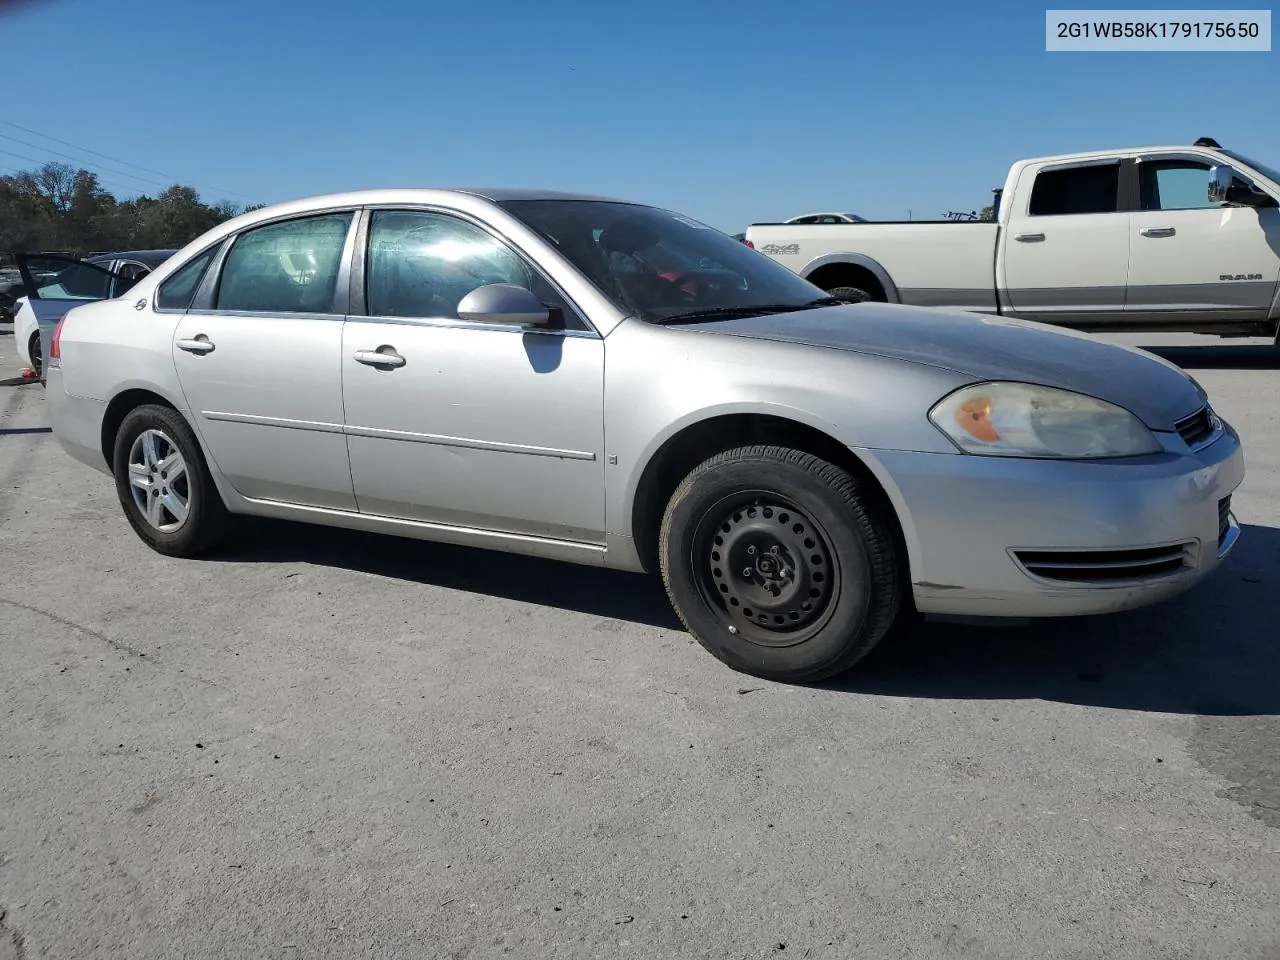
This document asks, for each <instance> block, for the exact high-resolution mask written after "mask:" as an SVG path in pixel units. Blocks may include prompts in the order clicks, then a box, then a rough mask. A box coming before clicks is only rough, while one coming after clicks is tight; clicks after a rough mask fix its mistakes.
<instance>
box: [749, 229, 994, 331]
mask: <svg viewBox="0 0 1280 960" xmlns="http://www.w3.org/2000/svg"><path fill="white" fill-rule="evenodd" d="M784 226H785V237H781V238H780V239H779V240H771V239H768V238H769V237H771V236H773V230H772V228H774V227H784ZM778 232H779V233H780V234H781V233H783V231H778ZM999 236H1000V228H999V226H998V225H997V224H995V223H986V222H973V221H963V220H960V221H954V220H942V221H937V222H924V223H922V222H919V221H905V220H904V221H900V222H875V223H854V224H826V223H814V224H804V225H802V226H787V225H784V224H752V226H751V229H750V230H748V232H747V239H748V240H749V241H751V242H752V244H753V245H754V246H755V248H756V249H757V250H759V251H760V252H761V253H764V254H767V255H768V256H770V257H772V258H773V259H775V260H777V261H778V262H779V263H781V264H783V265H784V266H787V267H789V268H790V269H791V270H793V271H795V272H796V273H799V274H801V275H802V276H805V277H808V278H809V279H810V280H812V281H813V282H814V283H816V284H817V285H818V286H820V287H822V288H823V289H824V290H834V289H836V288H838V287H842V286H852V287H856V288H860V289H864V290H866V292H867V293H870V294H872V295H873V296H872V299H876V300H887V301H889V302H897V303H911V304H919V305H921V306H930V307H958V308H960V309H964V310H978V311H986V312H991V313H996V312H998V310H999V303H998V299H997V297H996V285H995V264H996V252H997V248H996V242H997V240H998V239H999ZM783 239H785V241H786V242H781V240H783ZM815 250H826V251H827V252H826V253H823V254H819V255H818V256H816V257H815V256H813V255H812V254H813V252H814V251H815ZM861 250H866V251H872V250H874V256H872V255H871V254H870V253H860V252H858V251H861ZM942 251H945V254H943V255H939V254H940V253H941V252H942ZM850 266H857V267H861V268H862V269H861V270H853V271H851V270H849V269H848V267H850ZM868 274H870V275H871V276H870V277H869V276H868ZM872 277H873V278H874V279H875V280H876V282H875V283H870V284H869V283H868V280H869V279H871V278H872ZM868 287H869V289H868Z"/></svg>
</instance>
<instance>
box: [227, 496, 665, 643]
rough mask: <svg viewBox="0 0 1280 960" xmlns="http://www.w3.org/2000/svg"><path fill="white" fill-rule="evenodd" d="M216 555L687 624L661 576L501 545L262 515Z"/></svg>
mask: <svg viewBox="0 0 1280 960" xmlns="http://www.w3.org/2000/svg"><path fill="white" fill-rule="evenodd" d="M210 559H215V560H240V561H251V562H255V563H261V562H270V563H294V562H301V563H315V564H321V565H323V566H329V567H343V568H345V569H348V570H358V571H361V572H363V573H373V574H377V575H379V576H384V577H395V578H396V579H398V580H408V581H412V582H416V583H426V584H431V585H433V586H437V587H447V588H449V589H451V590H466V591H468V592H470V593H477V594H484V595H487V596H495V597H506V598H507V599H510V600H520V601H523V602H526V603H538V604H542V605H543V606H548V607H557V608H559V609H564V610H576V611H578V612H580V613H590V614H594V615H596V616H600V617H610V618H613V619H616V620H630V621H632V622H635V623H644V624H648V625H649V626H653V627H660V628H662V629H664V630H683V629H684V628H683V626H682V625H681V623H680V621H679V619H678V618H677V617H676V615H675V612H674V611H673V610H672V609H671V605H670V603H668V602H667V595H666V592H665V590H664V589H663V587H662V583H661V581H660V580H658V579H657V578H656V577H646V576H641V575H638V574H628V573H619V572H617V571H613V570H604V569H601V568H599V567H588V566H579V565H577V564H570V563H559V562H556V561H553V560H541V559H538V558H536V557H521V556H516V555H514V554H507V553H499V552H497V551H490V550H480V549H476V548H471V547H455V546H451V545H448V544H440V543H431V542H429V541H422V540H410V539H407V538H404V537H393V536H386V535H380V534H374V533H363V532H360V531H354V530H342V529H337V528H326V527H320V526H312V525H309V524H300V523H289V522H287V521H279V520H262V519H255V520H253V521H252V522H251V523H246V524H245V530H244V532H243V533H242V534H241V535H240V536H238V537H236V538H235V541H234V542H233V543H230V544H228V545H227V546H226V547H225V548H223V549H221V550H218V551H217V552H216V553H214V554H211V555H210Z"/></svg>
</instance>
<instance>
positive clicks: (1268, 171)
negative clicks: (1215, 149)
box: [1222, 150, 1280, 184]
mask: <svg viewBox="0 0 1280 960" xmlns="http://www.w3.org/2000/svg"><path fill="white" fill-rule="evenodd" d="M1222 152H1223V153H1225V154H1226V155H1227V156H1228V157H1230V158H1231V159H1232V160H1237V161H1239V162H1240V163H1243V164H1244V165H1245V166H1246V167H1253V169H1255V170H1257V171H1258V172H1259V173H1260V174H1262V175H1263V176H1264V177H1266V178H1267V179H1268V180H1270V181H1272V182H1273V183H1277V184H1280V170H1276V169H1275V168H1274V167H1268V166H1267V165H1266V164H1265V163H1259V162H1258V161H1257V160H1250V159H1249V158H1248V157H1246V156H1243V155H1242V154H1239V153H1236V152H1235V151H1234V150H1223V151H1222Z"/></svg>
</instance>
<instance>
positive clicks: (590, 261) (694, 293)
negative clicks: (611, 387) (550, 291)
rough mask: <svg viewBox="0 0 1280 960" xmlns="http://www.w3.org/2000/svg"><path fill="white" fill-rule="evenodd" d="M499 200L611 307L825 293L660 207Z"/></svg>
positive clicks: (695, 306)
mask: <svg viewBox="0 0 1280 960" xmlns="http://www.w3.org/2000/svg"><path fill="white" fill-rule="evenodd" d="M501 206H502V207H503V208H504V209H506V210H507V211H509V212H510V213H511V214H513V215H514V216H516V217H519V218H520V219H521V220H522V221H524V222H525V223H526V224H528V225H529V226H530V227H531V228H532V229H534V230H536V231H537V232H538V233H539V234H540V235H541V236H543V237H544V238H545V239H546V240H548V241H549V242H551V243H552V244H554V245H555V246H556V247H557V248H558V249H559V250H560V252H561V253H563V254H564V256H565V257H566V258H568V260H569V261H570V262H571V263H572V264H573V265H574V266H575V267H577V268H578V269H579V270H581V271H582V272H583V273H584V274H586V276H587V277H588V278H589V279H590V280H591V281H592V282H593V283H594V284H595V285H596V286H597V287H598V288H599V289H600V290H601V292H603V293H604V294H605V296H607V297H609V298H610V299H611V300H613V302H614V303H616V304H617V305H618V306H619V308H621V309H623V310H626V311H627V312H628V313H632V314H635V315H636V316H638V317H640V318H641V319H642V320H646V321H648V322H650V323H658V322H661V321H663V320H666V319H667V318H669V317H675V316H678V315H679V316H683V315H685V314H690V315H694V314H704V313H706V312H707V311H727V310H733V309H736V308H744V309H746V308H750V307H754V306H768V307H771V308H773V309H778V308H780V307H788V306H794V307H796V308H800V307H803V306H805V305H806V304H809V303H812V302H813V301H814V300H815V299H816V298H821V297H823V296H825V294H824V291H822V290H820V289H819V288H817V287H815V286H814V285H813V284H811V283H809V281H807V280H803V279H801V278H800V277H799V276H797V275H796V274H794V273H792V272H791V271H790V270H788V269H787V268H786V267H784V266H782V265H781V264H778V263H775V262H774V261H772V260H770V259H769V258H768V257H766V256H765V255H764V254H761V253H757V252H756V251H754V250H752V249H751V248H750V247H747V246H744V245H743V244H742V243H739V242H738V241H737V240H735V239H733V238H732V237H729V236H726V235H725V234H723V233H721V232H720V231H719V230H714V229H712V228H711V227H708V226H706V225H705V224H701V223H698V222H697V221H695V220H690V219H689V218H688V217H683V216H680V215H679V214H675V213H672V212H670V211H668V210H660V209H658V208H656V207H646V206H642V205H639V204H632V203H619V202H616V201H607V200H509V201H505V202H503V203H502V204H501Z"/></svg>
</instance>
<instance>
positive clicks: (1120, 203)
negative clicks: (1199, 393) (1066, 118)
mask: <svg viewBox="0 0 1280 960" xmlns="http://www.w3.org/2000/svg"><path fill="white" fill-rule="evenodd" d="M745 242H746V243H747V244H748V245H750V246H753V247H754V248H755V249H757V250H759V251H760V252H761V253H764V254H766V255H767V256H769V257H772V258H773V259H774V260H777V261H778V262H779V263H781V264H783V265H785V266H787V267H789V268H790V269H791V270H793V271H794V272H796V273H798V274H799V275H800V276H802V277H805V278H806V279H808V280H809V281H811V282H812V283H814V284H816V285H817V286H819V287H821V288H822V289H824V290H826V291H828V292H830V293H832V294H834V295H836V296H840V297H842V298H844V299H849V300H879V301H885V302H889V303H905V304H914V305H919V306H935V307H947V308H951V309H961V310H968V311H975V312H979V313H990V314H999V315H1005V316H1013V317H1019V318H1022V319H1027V320H1035V321H1040V322H1045V323H1054V324H1059V325H1062V326H1066V327H1072V328H1075V329H1078V330H1092V331H1106V330H1113V331H1118V330H1131V331H1132V330H1167V331H1188V332H1197V333H1212V334H1218V335H1220V336H1224V337H1230V336H1277V333H1278V327H1280V171H1277V170H1276V169H1275V168H1274V167H1268V166H1266V165H1264V164H1262V163H1258V162H1257V161H1254V160H1251V159H1249V158H1248V157H1245V156H1242V155H1241V154H1238V153H1235V152H1233V151H1231V150H1226V149H1223V148H1222V147H1221V146H1219V145H1218V144H1217V142H1216V141H1214V140H1211V139H1208V138H1202V139H1200V140H1197V141H1196V143H1195V144H1193V145H1191V146H1168V147H1146V148H1132V149H1122V150H1105V151H1096V152H1090V153H1073V154H1064V155H1059V156H1052V157H1040V158H1036V159H1030V160H1020V161H1018V162H1016V163H1014V164H1013V166H1012V167H1011V168H1010V170H1009V175H1008V177H1007V178H1006V180H1005V184H1004V187H1003V188H1002V189H1001V190H998V191H996V204H995V219H994V220H993V221H936V222H935V221H926V222H920V221H914V222H869V223H854V224H803V225H795V224H791V225H787V224H764V223H756V224H752V225H751V226H750V227H749V228H748V229H747V232H746V239H745Z"/></svg>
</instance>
